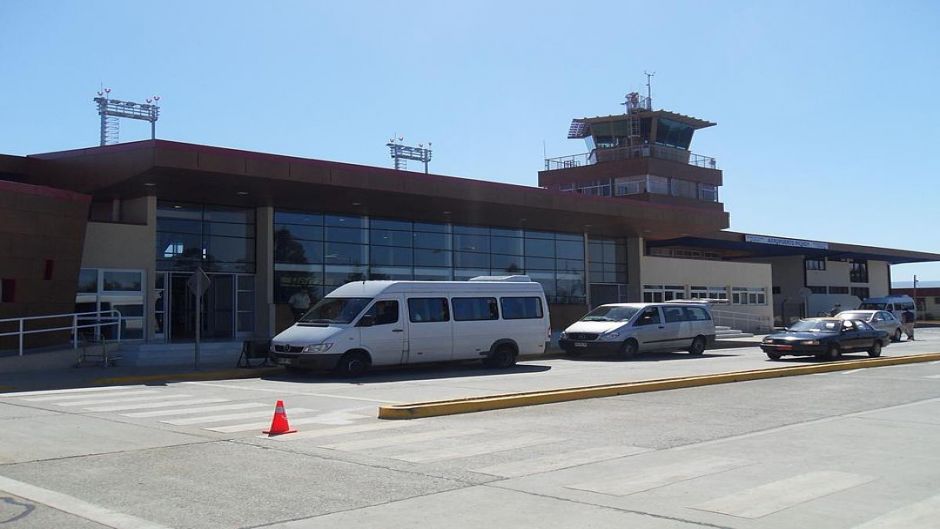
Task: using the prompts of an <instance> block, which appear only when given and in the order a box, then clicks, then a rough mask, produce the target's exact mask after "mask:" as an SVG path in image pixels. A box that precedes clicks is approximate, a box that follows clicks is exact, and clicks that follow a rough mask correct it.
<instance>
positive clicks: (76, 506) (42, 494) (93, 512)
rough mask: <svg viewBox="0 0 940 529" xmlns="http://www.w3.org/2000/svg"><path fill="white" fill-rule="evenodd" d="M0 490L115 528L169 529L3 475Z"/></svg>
mask: <svg viewBox="0 0 940 529" xmlns="http://www.w3.org/2000/svg"><path fill="white" fill-rule="evenodd" d="M0 490H3V491H5V492H7V493H9V494H12V495H14V496H19V497H20V498H24V499H27V500H30V501H34V502H37V503H41V504H43V505H48V506H49V507H51V508H53V509H56V510H59V511H62V512H67V513H69V514H73V515H75V516H78V517H80V518H84V519H86V520H89V521H92V522H94V523H98V524H101V525H104V526H107V527H111V528H113V529H170V528H168V527H167V526H165V525H160V524H158V523H154V522H151V521H148V520H144V519H143V518H138V517H136V516H132V515H130V514H124V513H120V512H117V511H112V510H110V509H106V508H104V507H102V506H100V505H95V504H93V503H88V502H86V501H83V500H80V499H78V498H76V497H74V496H69V495H67V494H62V493H61V492H55V491H52V490H48V489H43V488H40V487H36V486H34V485H30V484H28V483H23V482H21V481H16V480H13V479H10V478H7V477H4V476H0Z"/></svg>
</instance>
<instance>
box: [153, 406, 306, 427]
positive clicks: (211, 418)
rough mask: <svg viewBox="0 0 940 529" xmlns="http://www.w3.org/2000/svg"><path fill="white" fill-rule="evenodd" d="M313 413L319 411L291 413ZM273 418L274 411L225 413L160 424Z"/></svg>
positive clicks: (176, 424) (299, 410)
mask: <svg viewBox="0 0 940 529" xmlns="http://www.w3.org/2000/svg"><path fill="white" fill-rule="evenodd" d="M312 411H317V410H311V409H307V408H293V409H291V413H309V412H312ZM273 416H274V412H273V410H264V411H244V412H241V413H225V414H222V415H207V416H199V417H189V418H187V419H169V420H165V421H160V422H162V423H166V424H172V425H175V426H185V425H187V424H199V423H202V422H220V421H229V420H232V419H254V418H258V417H273ZM270 425H271V423H270V421H269V422H268V426H270Z"/></svg>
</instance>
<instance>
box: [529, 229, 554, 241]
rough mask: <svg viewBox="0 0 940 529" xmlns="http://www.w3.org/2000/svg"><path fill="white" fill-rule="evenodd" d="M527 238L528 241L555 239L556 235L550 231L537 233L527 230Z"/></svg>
mask: <svg viewBox="0 0 940 529" xmlns="http://www.w3.org/2000/svg"><path fill="white" fill-rule="evenodd" d="M525 237H526V238H527V239H551V240H554V239H555V234H554V233H553V232H550V231H535V230H525Z"/></svg>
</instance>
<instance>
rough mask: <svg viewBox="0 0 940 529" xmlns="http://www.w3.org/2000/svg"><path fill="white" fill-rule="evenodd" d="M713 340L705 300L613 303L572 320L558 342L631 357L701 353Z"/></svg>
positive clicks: (570, 348) (571, 348)
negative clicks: (666, 352) (648, 353)
mask: <svg viewBox="0 0 940 529" xmlns="http://www.w3.org/2000/svg"><path fill="white" fill-rule="evenodd" d="M714 342H715V322H714V321H712V317H711V314H710V313H709V312H708V307H707V305H706V304H704V303H694V302H691V303H676V302H669V303H613V304H610V305H601V306H599V307H597V308H596V309H594V310H592V311H591V312H589V313H587V314H585V315H584V317H582V318H581V319H580V320H578V321H576V322H574V323H573V324H571V326H570V327H568V328H567V329H565V332H563V333H561V337H560V339H559V341H558V345H559V346H561V348H562V349H564V350H565V352H566V353H567V354H569V355H572V356H577V355H579V354H581V353H582V352H593V351H604V352H612V353H619V354H620V355H621V356H623V357H625V358H630V357H632V356H634V355H635V354H637V353H638V352H643V351H668V350H673V351H674V350H677V349H684V350H688V351H689V352H690V353H692V354H694V355H700V354H702V353H703V352H705V348H706V347H707V346H708V345H711V344H713V343H714Z"/></svg>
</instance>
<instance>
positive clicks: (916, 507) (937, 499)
mask: <svg viewBox="0 0 940 529" xmlns="http://www.w3.org/2000/svg"><path fill="white" fill-rule="evenodd" d="M937 520H940V496H933V497H932V498H927V499H926V500H924V501H919V502H917V503H913V504H911V505H906V506H904V507H901V508H900V509H895V510H893V511H891V512H889V513H885V514H883V515H881V516H879V517H877V518H873V519H871V520H869V521H868V522H865V523H863V524H862V525H857V526H855V527H854V528H853V529H909V528H910V527H932V526H934V525H935V524H936V523H937Z"/></svg>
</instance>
